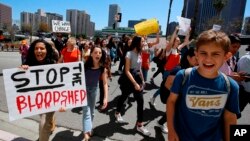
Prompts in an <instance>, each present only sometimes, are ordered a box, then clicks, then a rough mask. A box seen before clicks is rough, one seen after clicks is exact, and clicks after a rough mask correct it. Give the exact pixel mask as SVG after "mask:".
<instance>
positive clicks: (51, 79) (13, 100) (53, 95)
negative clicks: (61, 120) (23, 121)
mask: <svg viewBox="0 0 250 141" xmlns="http://www.w3.org/2000/svg"><path fill="white" fill-rule="evenodd" d="M3 78H4V86H5V93H6V98H7V105H8V110H9V120H10V121H13V120H17V119H20V118H24V117H29V116H32V115H37V114H41V113H47V112H51V111H58V110H59V109H60V108H65V109H68V108H74V107H81V106H84V105H87V94H86V84H85V74H84V65H83V63H82V62H74V63H63V64H53V65H41V66H33V67H29V68H28V69H27V70H23V69H20V68H13V69H5V70H3Z"/></svg>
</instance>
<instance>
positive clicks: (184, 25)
mask: <svg viewBox="0 0 250 141" xmlns="http://www.w3.org/2000/svg"><path fill="white" fill-rule="evenodd" d="M177 20H178V22H179V32H178V34H179V35H183V36H186V35H187V33H188V32H189V29H190V24H191V19H187V18H183V17H179V16H177Z"/></svg>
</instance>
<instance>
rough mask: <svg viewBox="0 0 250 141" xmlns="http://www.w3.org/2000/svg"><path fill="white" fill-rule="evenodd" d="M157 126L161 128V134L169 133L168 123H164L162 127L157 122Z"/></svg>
mask: <svg viewBox="0 0 250 141" xmlns="http://www.w3.org/2000/svg"><path fill="white" fill-rule="evenodd" d="M157 126H158V127H160V128H161V132H162V133H165V134H167V133H168V128H167V125H166V123H164V124H163V125H161V124H159V123H158V122H157Z"/></svg>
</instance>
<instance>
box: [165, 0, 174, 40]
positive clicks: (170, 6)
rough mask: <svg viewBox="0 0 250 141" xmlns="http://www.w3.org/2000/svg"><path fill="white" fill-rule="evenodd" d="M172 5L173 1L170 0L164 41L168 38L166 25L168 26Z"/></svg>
mask: <svg viewBox="0 0 250 141" xmlns="http://www.w3.org/2000/svg"><path fill="white" fill-rule="evenodd" d="M172 3H173V0H170V1H169V9H168V21H167V28H166V39H167V37H168V31H169V26H168V25H169V18H170V13H171V8H172Z"/></svg>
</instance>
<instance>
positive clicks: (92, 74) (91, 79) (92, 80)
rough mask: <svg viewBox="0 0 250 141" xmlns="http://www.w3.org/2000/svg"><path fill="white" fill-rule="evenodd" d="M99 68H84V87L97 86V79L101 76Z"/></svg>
mask: <svg viewBox="0 0 250 141" xmlns="http://www.w3.org/2000/svg"><path fill="white" fill-rule="evenodd" d="M101 73H102V72H101V68H99V69H91V68H85V81H86V87H97V86H98V84H99V78H100V76H101Z"/></svg>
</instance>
